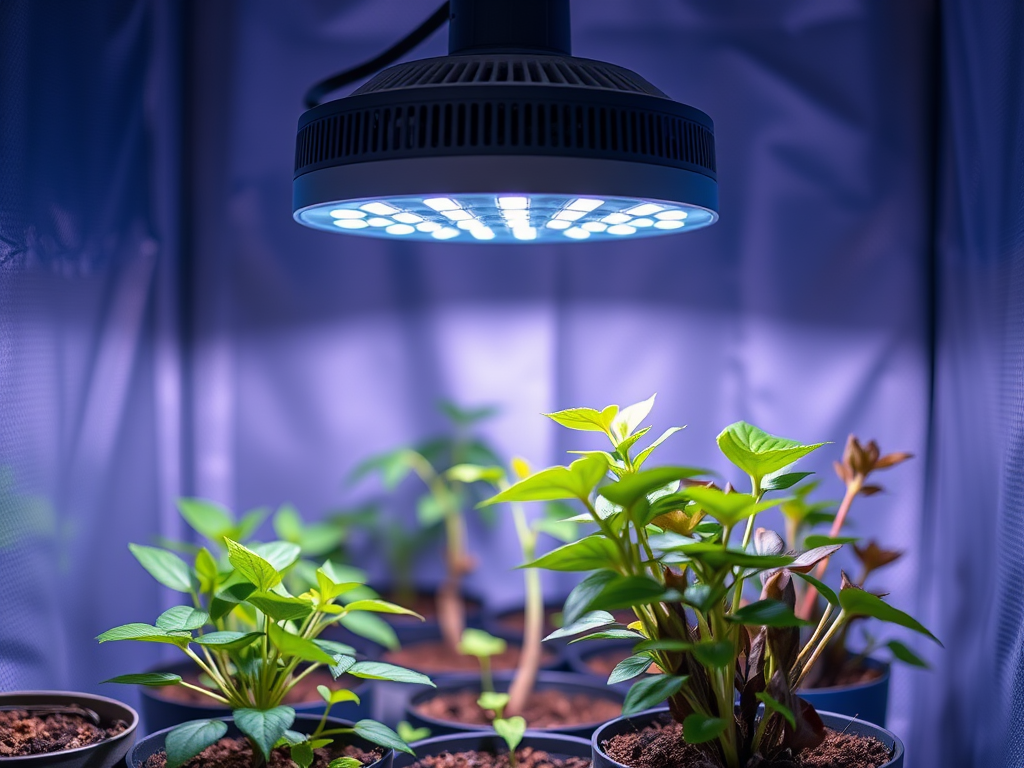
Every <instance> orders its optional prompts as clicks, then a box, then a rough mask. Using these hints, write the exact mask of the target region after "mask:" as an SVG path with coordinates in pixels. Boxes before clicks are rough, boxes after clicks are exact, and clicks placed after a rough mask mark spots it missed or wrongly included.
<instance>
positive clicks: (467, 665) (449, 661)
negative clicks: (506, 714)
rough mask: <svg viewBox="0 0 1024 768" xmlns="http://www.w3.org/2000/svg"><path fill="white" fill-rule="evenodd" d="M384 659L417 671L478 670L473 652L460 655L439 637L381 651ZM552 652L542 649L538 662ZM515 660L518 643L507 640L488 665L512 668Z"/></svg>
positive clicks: (547, 661) (548, 659)
mask: <svg viewBox="0 0 1024 768" xmlns="http://www.w3.org/2000/svg"><path fill="white" fill-rule="evenodd" d="M383 658H384V661H386V662H388V663H389V664H397V665H398V666H400V667H407V668H409V669H415V670H418V671H419V672H426V673H430V672H473V673H476V672H479V671H480V662H479V661H477V659H476V657H475V656H463V655H462V654H461V653H459V652H458V651H453V650H452V649H451V648H449V647H448V646H447V645H446V644H445V643H444V642H442V641H441V640H435V641H432V642H429V643H414V644H412V645H407V646H405V647H403V648H400V649H399V650H397V651H388V652H387V653H385V654H384V657H383ZM553 659H554V656H553V655H552V654H551V652H549V651H543V652H542V655H541V664H550V663H551V661H552V660H553ZM518 663H519V646H517V645H512V644H511V643H509V645H508V647H507V648H506V649H505V652H504V653H502V654H499V655H498V656H492V657H491V669H493V670H494V671H496V672H504V671H507V670H510V669H515V668H516V665H517V664H518Z"/></svg>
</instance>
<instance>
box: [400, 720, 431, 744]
mask: <svg viewBox="0 0 1024 768" xmlns="http://www.w3.org/2000/svg"><path fill="white" fill-rule="evenodd" d="M395 732H396V733H397V734H398V737H399V738H400V739H401V740H402V741H404V742H405V743H406V744H412V743H413V742H417V741H423V739H429V738H430V729H429V728H427V727H422V728H416V727H414V726H413V725H412V724H411V723H409V722H407V721H405V720H402V721H400V722H399V723H398V725H396V726H395Z"/></svg>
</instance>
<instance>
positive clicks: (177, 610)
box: [156, 605, 210, 632]
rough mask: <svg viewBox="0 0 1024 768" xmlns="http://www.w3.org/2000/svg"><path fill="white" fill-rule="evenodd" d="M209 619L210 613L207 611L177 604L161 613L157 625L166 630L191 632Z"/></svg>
mask: <svg viewBox="0 0 1024 768" xmlns="http://www.w3.org/2000/svg"><path fill="white" fill-rule="evenodd" d="M209 620H210V614H208V613H207V612H206V611H197V610H196V609H195V608H193V607H192V606H189V605H176V606H174V607H173V608H168V609H167V610H166V611H164V612H163V613H161V614H160V617H159V618H158V619H157V620H156V626H157V628H158V629H162V630H164V631H165V632H191V631H192V630H193V629H199V628H201V627H202V626H203V625H204V624H206V623H207V622H208V621H209Z"/></svg>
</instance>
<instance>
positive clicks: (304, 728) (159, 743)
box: [126, 715, 395, 768]
mask: <svg viewBox="0 0 1024 768" xmlns="http://www.w3.org/2000/svg"><path fill="white" fill-rule="evenodd" d="M208 719H209V718H208ZM214 719H217V720H224V721H225V722H227V724H228V732H227V733H225V734H224V736H225V738H226V737H229V736H235V737H237V736H241V735H242V732H241V731H239V730H238V727H237V726H236V725H235V719H234V718H233V717H219V718H214ZM319 722H320V718H319V717H317V716H316V715H296V716H295V722H294V724H292V730H296V731H299V732H300V733H312V732H313V731H314V730H315V729H316V726H317V724H318V723H319ZM327 722H328V723H330V725H331V726H333V727H336V728H344V727H345V726H350V725H352V723H351V722H349V721H348V720H341V719H339V718H337V717H328V718H327ZM172 730H173V728H164V729H163V730H160V731H157V732H156V733H151V734H150V735H149V736H147V737H146V738H144V739H139V741H138V742H136V744H135V746H134V747H132V749H131V751H129V752H128V757H127V759H126V762H127V768H142V766H143V764H144V763H145V762H146V760H148V759H149V758H150V757H151V756H152V755H155V754H156V753H157V752H161V751H162V750H163V748H164V739H166V738H167V734H168V733H170V732H171V731H172ZM338 740H339V741H341V739H340V738H339V739H338ZM345 743H346V744H354V745H356V746H357V747H359V748H360V749H381V750H383V751H384V756H383V757H382V758H381V759H380V760H378V761H377V762H375V763H370V764H369V765H367V766H364V767H363V768H391V764H392V762H393V761H394V759H395V751H394V750H393V749H385V748H384V747H378V746H377V745H376V744H371V743H370V742H368V741H367V740H366V739H363V738H360V737H359V736H356V735H355V734H349V735H347V736H345Z"/></svg>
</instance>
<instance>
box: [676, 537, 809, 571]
mask: <svg viewBox="0 0 1024 768" xmlns="http://www.w3.org/2000/svg"><path fill="white" fill-rule="evenodd" d="M678 551H680V552H682V553H683V554H684V555H686V556H687V557H688V558H690V559H691V560H696V561H698V562H701V563H705V564H707V565H709V566H710V567H712V568H715V569H718V568H723V567H725V566H739V567H741V568H753V569H757V570H767V569H770V568H783V567H785V566H787V565H789V564H790V563H792V562H793V558H792V557H791V556H789V555H755V554H753V553H752V552H744V551H742V550H738V549H723V548H722V545H721V544H709V543H706V542H698V543H697V544H686V545H684V546H681V547H679V548H678Z"/></svg>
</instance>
